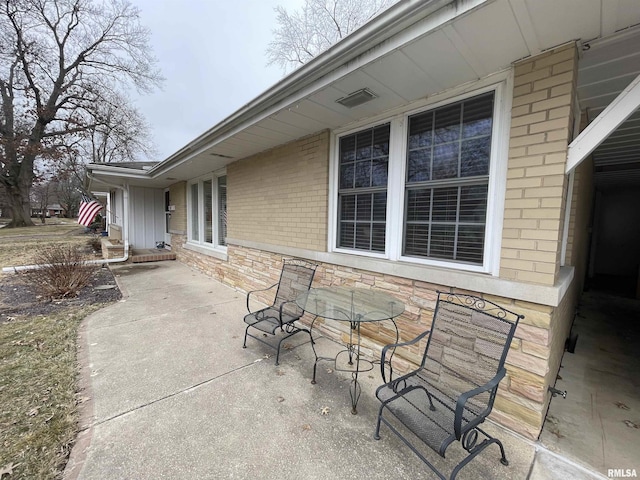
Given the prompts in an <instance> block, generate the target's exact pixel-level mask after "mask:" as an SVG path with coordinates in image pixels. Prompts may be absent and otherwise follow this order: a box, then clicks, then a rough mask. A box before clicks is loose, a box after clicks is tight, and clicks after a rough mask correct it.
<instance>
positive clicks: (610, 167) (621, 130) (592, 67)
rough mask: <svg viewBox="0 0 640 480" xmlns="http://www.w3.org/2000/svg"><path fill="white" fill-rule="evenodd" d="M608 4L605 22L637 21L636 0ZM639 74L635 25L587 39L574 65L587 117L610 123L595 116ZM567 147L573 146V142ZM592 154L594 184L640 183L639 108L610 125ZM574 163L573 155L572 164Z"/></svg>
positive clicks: (639, 30) (638, 35) (639, 11)
mask: <svg viewBox="0 0 640 480" xmlns="http://www.w3.org/2000/svg"><path fill="white" fill-rule="evenodd" d="M611 3H612V4H617V8H616V9H613V10H612V11H614V10H615V12H617V13H616V15H611V14H609V17H610V18H609V20H608V22H610V23H611V22H612V20H611V18H616V19H618V20H620V19H625V20H626V21H629V22H631V21H636V20H637V21H638V22H639V23H640V5H638V4H637V3H636V4H635V5H636V8H635V9H633V10H631V9H629V8H628V2H611ZM625 15H627V16H626V17H625ZM634 15H635V16H634ZM607 28H609V29H610V28H612V27H611V26H608V27H607ZM639 75H640V27H633V28H629V29H627V30H624V31H622V32H619V33H617V34H612V35H609V36H608V37H606V38H603V39H598V40H594V41H593V42H587V43H586V45H585V50H584V51H583V53H582V58H581V60H580V62H579V66H578V98H579V101H580V107H581V109H582V111H583V112H585V113H586V115H587V119H588V121H589V122H594V120H595V119H597V120H596V121H597V122H598V123H600V124H602V125H606V124H607V123H611V122H610V121H609V120H607V119H604V118H599V117H598V116H599V115H600V114H601V113H602V112H603V111H604V110H605V109H606V108H607V107H608V106H609V105H610V104H611V103H612V102H613V101H615V100H616V99H617V98H618V95H620V93H621V92H622V91H623V90H625V89H626V88H627V87H629V85H630V84H631V82H633V81H635V79H636V78H638V76H639ZM622 106H624V105H622ZM612 118H613V117H612ZM612 121H613V120H612ZM616 123H617V122H616ZM591 127H592V128H591V129H590V130H594V128H593V127H594V124H592V125H591ZM587 128H588V129H589V127H587ZM600 130H601V131H604V132H605V133H607V131H606V130H602V128H600ZM594 131H595V130H594ZM609 131H610V129H609ZM590 138H593V137H592V136H591V137H590ZM577 140H578V139H576V141H577ZM583 143H584V142H583ZM570 150H574V145H573V144H572V147H571V149H570ZM571 153H572V152H570V155H571ZM592 158H593V161H594V167H595V179H596V184H597V185H598V186H620V185H640V111H638V110H636V111H635V113H632V114H631V115H630V116H629V117H628V118H627V119H626V121H624V122H623V123H622V124H620V125H619V126H618V127H617V128H616V129H615V130H613V131H612V132H611V133H610V134H609V135H608V136H607V137H606V138H605V139H604V141H602V143H601V144H600V145H599V146H598V147H597V148H596V149H595V151H593V153H592ZM570 160H571V159H570ZM574 163H575V160H573V162H572V164H571V166H574V165H573V164H574Z"/></svg>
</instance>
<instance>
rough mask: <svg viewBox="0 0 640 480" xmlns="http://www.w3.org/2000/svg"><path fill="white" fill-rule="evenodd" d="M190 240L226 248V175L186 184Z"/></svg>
mask: <svg viewBox="0 0 640 480" xmlns="http://www.w3.org/2000/svg"><path fill="white" fill-rule="evenodd" d="M188 192H189V209H188V211H189V218H188V222H189V242H191V243H198V244H202V245H205V246H212V247H225V246H226V236H227V177H226V176H220V177H209V178H205V179H202V180H198V181H194V182H193V183H191V185H190V186H189V190H188Z"/></svg>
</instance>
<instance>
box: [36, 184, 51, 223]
mask: <svg viewBox="0 0 640 480" xmlns="http://www.w3.org/2000/svg"><path fill="white" fill-rule="evenodd" d="M51 193H52V188H51V182H49V181H46V180H44V181H40V182H38V183H36V184H34V185H33V188H32V189H31V198H32V199H33V204H34V205H35V206H36V207H37V208H38V211H39V213H38V215H39V217H40V221H41V222H42V223H45V219H46V218H47V213H48V207H49V201H50V199H51Z"/></svg>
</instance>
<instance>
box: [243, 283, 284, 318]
mask: <svg viewBox="0 0 640 480" xmlns="http://www.w3.org/2000/svg"><path fill="white" fill-rule="evenodd" d="M277 285H278V284H277V283H274V284H273V285H271V286H270V287H267V288H261V289H259V290H251V291H250V292H247V311H248V312H249V313H253V312H252V311H251V308H250V307H249V297H250V296H251V294H252V293H257V292H266V291H267V290H271V289H272V288H273V287H275V286H277Z"/></svg>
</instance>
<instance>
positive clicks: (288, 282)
mask: <svg viewBox="0 0 640 480" xmlns="http://www.w3.org/2000/svg"><path fill="white" fill-rule="evenodd" d="M317 267H318V266H317V265H315V264H313V263H309V262H305V261H304V260H297V259H285V260H283V263H282V272H281V273H280V282H279V283H278V291H277V292H276V297H275V300H274V302H273V305H274V306H276V307H278V308H279V307H280V305H281V304H282V303H284V302H291V303H287V304H286V305H285V307H284V309H283V313H287V314H289V315H292V316H294V315H300V309H299V308H298V307H297V306H296V304H295V300H296V298H298V296H299V295H300V294H301V293H304V292H306V291H307V290H309V289H310V288H311V283H312V282H313V276H314V275H315V273H316V268H317Z"/></svg>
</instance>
